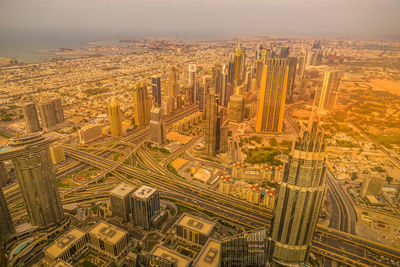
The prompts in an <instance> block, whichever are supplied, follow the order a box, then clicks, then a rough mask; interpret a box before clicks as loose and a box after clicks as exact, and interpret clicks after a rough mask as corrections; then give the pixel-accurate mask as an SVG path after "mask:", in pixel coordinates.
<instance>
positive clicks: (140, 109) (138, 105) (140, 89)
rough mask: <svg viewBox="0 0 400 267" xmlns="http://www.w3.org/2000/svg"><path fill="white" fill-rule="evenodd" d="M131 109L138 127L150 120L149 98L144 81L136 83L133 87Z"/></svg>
mask: <svg viewBox="0 0 400 267" xmlns="http://www.w3.org/2000/svg"><path fill="white" fill-rule="evenodd" d="M133 111H134V113H135V114H134V116H135V124H136V126H138V127H141V126H144V125H146V124H147V123H148V122H149V120H150V110H149V98H148V96H147V88H146V85H145V84H144V83H136V84H135V86H134V88H133Z"/></svg>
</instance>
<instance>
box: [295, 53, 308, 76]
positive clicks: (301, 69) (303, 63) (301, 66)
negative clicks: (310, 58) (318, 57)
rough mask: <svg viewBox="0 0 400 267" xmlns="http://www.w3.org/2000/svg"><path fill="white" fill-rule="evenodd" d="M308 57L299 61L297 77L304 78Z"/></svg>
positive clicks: (303, 57)
mask: <svg viewBox="0 0 400 267" xmlns="http://www.w3.org/2000/svg"><path fill="white" fill-rule="evenodd" d="M306 57H307V56H306V55H304V56H300V57H299V60H298V61H299V67H298V69H297V76H298V77H300V78H302V77H303V76H304V71H305V69H306V62H307V60H306Z"/></svg>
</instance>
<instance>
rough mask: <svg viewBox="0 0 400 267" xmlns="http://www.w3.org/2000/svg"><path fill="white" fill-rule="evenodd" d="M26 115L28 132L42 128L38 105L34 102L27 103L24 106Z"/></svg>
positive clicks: (23, 111) (23, 110)
mask: <svg viewBox="0 0 400 267" xmlns="http://www.w3.org/2000/svg"><path fill="white" fill-rule="evenodd" d="M22 113H23V115H24V120H25V127H26V132H28V133H35V132H39V131H40V130H41V128H40V124H39V117H38V114H37V111H36V105H35V103H33V102H30V103H26V104H25V105H24V106H23V108H22Z"/></svg>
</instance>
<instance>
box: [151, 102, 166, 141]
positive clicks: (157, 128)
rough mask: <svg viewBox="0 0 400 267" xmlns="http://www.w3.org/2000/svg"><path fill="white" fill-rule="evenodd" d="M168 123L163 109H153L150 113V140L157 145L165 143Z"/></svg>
mask: <svg viewBox="0 0 400 267" xmlns="http://www.w3.org/2000/svg"><path fill="white" fill-rule="evenodd" d="M165 130H166V123H165V120H164V118H163V110H162V108H153V109H152V110H151V112H150V140H151V141H152V142H154V143H157V144H160V145H161V144H163V143H164V142H165Z"/></svg>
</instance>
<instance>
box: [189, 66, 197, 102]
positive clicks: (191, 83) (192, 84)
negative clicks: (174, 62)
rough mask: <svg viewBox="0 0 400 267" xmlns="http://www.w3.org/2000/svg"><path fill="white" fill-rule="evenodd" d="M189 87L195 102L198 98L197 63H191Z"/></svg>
mask: <svg viewBox="0 0 400 267" xmlns="http://www.w3.org/2000/svg"><path fill="white" fill-rule="evenodd" d="M189 89H190V90H191V91H192V97H193V99H192V101H191V103H194V102H195V100H196V93H197V88H196V64H189Z"/></svg>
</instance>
